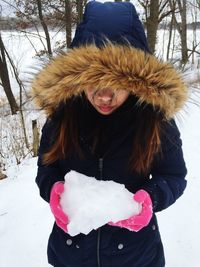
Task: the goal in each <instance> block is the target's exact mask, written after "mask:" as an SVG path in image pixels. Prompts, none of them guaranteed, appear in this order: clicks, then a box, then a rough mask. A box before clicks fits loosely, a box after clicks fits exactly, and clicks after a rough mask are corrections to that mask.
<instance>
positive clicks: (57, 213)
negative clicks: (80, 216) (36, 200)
mask: <svg viewBox="0 0 200 267" xmlns="http://www.w3.org/2000/svg"><path fill="white" fill-rule="evenodd" d="M63 192H64V183H63V182H56V183H55V184H54V185H53V187H52V189H51V195H50V208H51V211H52V213H53V215H54V217H55V220H56V224H57V225H58V226H59V227H60V228H61V229H62V230H63V231H64V232H65V233H67V224H68V223H69V219H68V216H67V215H66V214H65V213H64V212H63V210H62V207H61V205H60V197H61V194H62V193H63Z"/></svg>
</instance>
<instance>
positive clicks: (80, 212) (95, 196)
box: [60, 171, 141, 236]
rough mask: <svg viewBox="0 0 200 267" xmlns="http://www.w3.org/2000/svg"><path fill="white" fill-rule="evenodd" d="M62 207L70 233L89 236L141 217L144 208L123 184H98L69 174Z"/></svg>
mask: <svg viewBox="0 0 200 267" xmlns="http://www.w3.org/2000/svg"><path fill="white" fill-rule="evenodd" d="M64 188H65V190H64V192H63V194H62V196H61V202H60V203H61V206H62V208H63V210H64V212H65V214H67V215H68V216H69V221H70V223H69V224H68V226H67V228H68V233H69V234H70V235H71V236H74V235H77V234H79V233H83V234H88V233H89V232H90V231H92V230H93V229H97V228H99V227H100V226H102V225H104V224H106V223H108V222H117V221H120V220H124V219H127V218H129V217H131V216H132V215H136V214H139V213H140V211H141V205H140V204H139V203H138V202H136V201H135V200H134V199H133V194H132V193H130V192H129V191H128V190H127V189H126V188H125V186H124V185H123V184H119V183H116V182H114V181H98V180H96V179H95V178H94V177H88V176H86V175H83V174H80V173H77V172H75V171H70V172H69V173H68V174H67V175H66V176H65V185H64Z"/></svg>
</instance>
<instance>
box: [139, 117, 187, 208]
mask: <svg viewBox="0 0 200 267" xmlns="http://www.w3.org/2000/svg"><path fill="white" fill-rule="evenodd" d="M163 128H164V130H163V131H162V134H161V142H162V143H161V147H162V152H161V154H160V155H159V156H156V158H155V161H154V164H153V168H152V171H151V179H150V180H149V181H148V182H147V183H146V184H145V186H144V189H145V190H146V191H147V192H149V194H150V195H151V197H152V201H153V210H154V212H157V211H161V210H163V209H166V208H167V207H169V206H170V205H172V204H173V203H174V202H175V201H176V200H177V199H178V198H179V197H180V196H181V195H182V194H183V191H184V189H185V187H186V184H187V182H186V180H185V176H186V174H187V169H186V166H185V161H184V158H183V151H182V141H181V138H180V132H179V130H178V128H177V126H176V123H175V121H174V120H171V121H170V122H169V123H166V125H165V126H164V127H163Z"/></svg>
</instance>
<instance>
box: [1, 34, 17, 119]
mask: <svg viewBox="0 0 200 267" xmlns="http://www.w3.org/2000/svg"><path fill="white" fill-rule="evenodd" d="M0 78H1V82H2V86H3V89H4V92H5V94H6V97H7V99H8V102H9V105H10V108H11V112H12V114H16V113H17V111H18V110H19V107H18V105H17V102H16V100H15V97H14V95H13V92H12V89H11V85H10V79H9V73H8V67H7V62H6V56H5V47H4V44H3V40H2V38H1V34H0Z"/></svg>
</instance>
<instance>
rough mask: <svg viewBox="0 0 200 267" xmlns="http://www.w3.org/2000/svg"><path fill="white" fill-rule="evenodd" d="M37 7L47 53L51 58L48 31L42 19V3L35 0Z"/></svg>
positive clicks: (39, 0)
mask: <svg viewBox="0 0 200 267" xmlns="http://www.w3.org/2000/svg"><path fill="white" fill-rule="evenodd" d="M37 7H38V13H39V19H40V22H41V24H42V27H43V30H44V33H45V36H46V42H47V51H48V54H49V55H50V56H52V49H51V40H50V36H49V31H48V28H47V25H46V22H45V20H44V18H43V13H42V3H41V0H37Z"/></svg>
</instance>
